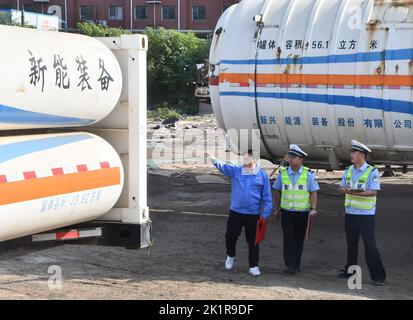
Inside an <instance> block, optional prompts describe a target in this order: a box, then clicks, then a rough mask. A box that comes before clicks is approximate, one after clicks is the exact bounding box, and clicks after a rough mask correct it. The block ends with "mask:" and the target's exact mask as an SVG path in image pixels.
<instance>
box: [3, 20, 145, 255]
mask: <svg viewBox="0 0 413 320" xmlns="http://www.w3.org/2000/svg"><path fill="white" fill-rule="evenodd" d="M0 42H1V43H2V50H1V51H0V241H1V242H0V245H1V244H5V243H7V244H9V243H10V240H13V239H14V240H13V241H16V239H18V240H19V241H20V242H21V243H27V242H33V241H34V242H42V241H48V240H75V239H84V238H92V239H95V240H96V241H95V242H96V243H98V244H104V245H114V246H125V247H127V248H141V247H147V246H149V245H150V244H151V221H150V219H149V209H148V207H147V194H146V193H147V186H146V52H147V47H148V41H147V37H146V36H144V35H122V36H121V37H119V38H99V39H94V38H90V37H86V36H82V35H75V34H67V33H59V32H47V31H44V32H43V31H36V30H32V29H26V28H19V27H9V26H0Z"/></svg>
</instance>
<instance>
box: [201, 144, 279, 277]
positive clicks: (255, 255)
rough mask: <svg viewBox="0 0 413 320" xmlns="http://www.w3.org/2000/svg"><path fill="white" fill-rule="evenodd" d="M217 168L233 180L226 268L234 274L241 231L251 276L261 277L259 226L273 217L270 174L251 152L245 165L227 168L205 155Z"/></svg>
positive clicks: (226, 236) (211, 156) (225, 165)
mask: <svg viewBox="0 0 413 320" xmlns="http://www.w3.org/2000/svg"><path fill="white" fill-rule="evenodd" d="M205 155H206V156H207V157H208V158H210V159H211V160H212V162H213V164H214V166H215V167H216V168H217V169H218V170H219V171H221V172H222V173H223V174H224V175H225V176H227V177H230V178H231V182H232V192H231V211H230V214H229V218H228V222H227V232H226V235H225V238H226V248H227V260H226V262H225V267H226V269H227V270H231V269H232V268H233V266H234V257H235V253H236V243H237V240H238V237H239V235H240V234H241V231H242V228H244V229H245V237H246V240H247V243H248V250H249V266H250V269H249V274H251V275H252V276H259V275H260V274H261V271H260V269H259V266H258V261H259V245H255V238H256V230H257V222H258V219H259V218H260V212H261V211H262V217H263V218H265V219H267V218H268V217H269V216H270V215H271V210H272V198H271V186H270V180H269V178H268V175H267V173H266V172H265V171H264V170H263V169H261V168H260V167H259V166H258V164H257V160H258V159H257V158H256V157H254V155H253V153H252V152H251V151H249V152H248V153H247V154H245V155H244V158H243V165H242V166H234V165H229V164H225V163H223V162H222V161H220V160H218V159H216V158H215V157H214V156H213V155H212V154H210V153H205Z"/></svg>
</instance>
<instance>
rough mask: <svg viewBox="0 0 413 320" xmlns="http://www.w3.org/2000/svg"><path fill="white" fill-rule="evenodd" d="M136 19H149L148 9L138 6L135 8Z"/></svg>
mask: <svg viewBox="0 0 413 320" xmlns="http://www.w3.org/2000/svg"><path fill="white" fill-rule="evenodd" d="M135 19H136V20H146V19H148V8H147V7H146V6H136V7H135Z"/></svg>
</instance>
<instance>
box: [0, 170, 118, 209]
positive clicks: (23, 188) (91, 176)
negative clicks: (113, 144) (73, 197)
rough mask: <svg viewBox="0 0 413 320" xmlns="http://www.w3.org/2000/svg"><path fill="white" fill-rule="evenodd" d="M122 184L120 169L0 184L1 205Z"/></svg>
mask: <svg viewBox="0 0 413 320" xmlns="http://www.w3.org/2000/svg"><path fill="white" fill-rule="evenodd" d="M118 184H120V169H119V168H106V169H100V170H93V171H83V172H76V173H71V174H64V175H57V176H51V177H45V178H35V179H29V180H23V181H15V182H7V183H0V195H1V196H0V205H6V204H12V203H17V202H23V201H30V200H35V199H40V198H46V197H52V196H57V195H63V194H67V193H73V192H79V191H85V190H91V189H96V188H103V187H109V186H114V185H118Z"/></svg>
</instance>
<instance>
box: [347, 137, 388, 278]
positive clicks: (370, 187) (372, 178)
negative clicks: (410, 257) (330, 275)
mask: <svg viewBox="0 0 413 320" xmlns="http://www.w3.org/2000/svg"><path fill="white" fill-rule="evenodd" d="M351 145H352V150H351V162H352V163H353V165H352V166H351V167H349V168H348V169H347V170H346V171H345V172H344V176H343V179H342V182H341V187H340V192H341V193H342V194H345V195H346V196H345V210H346V215H345V231H346V237H347V263H346V265H345V268H344V270H343V271H342V272H341V273H340V274H339V277H340V278H348V277H350V276H351V275H352V274H351V273H349V272H348V268H349V267H350V266H355V265H357V260H358V243H359V238H360V236H361V238H362V239H363V242H364V247H365V255H366V262H367V266H368V268H369V271H370V277H371V279H372V280H373V284H374V285H377V286H382V285H384V284H385V280H386V271H385V270H384V267H383V263H382V260H381V257H380V253H379V251H378V249H377V246H376V238H375V213H376V200H377V193H378V191H380V178H379V171H378V170H377V168H375V167H374V166H372V165H370V164H368V163H367V162H366V157H367V155H368V154H369V153H370V152H371V150H370V149H369V148H368V147H367V146H365V145H364V144H362V143H360V142H358V141H356V140H352V141H351Z"/></svg>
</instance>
